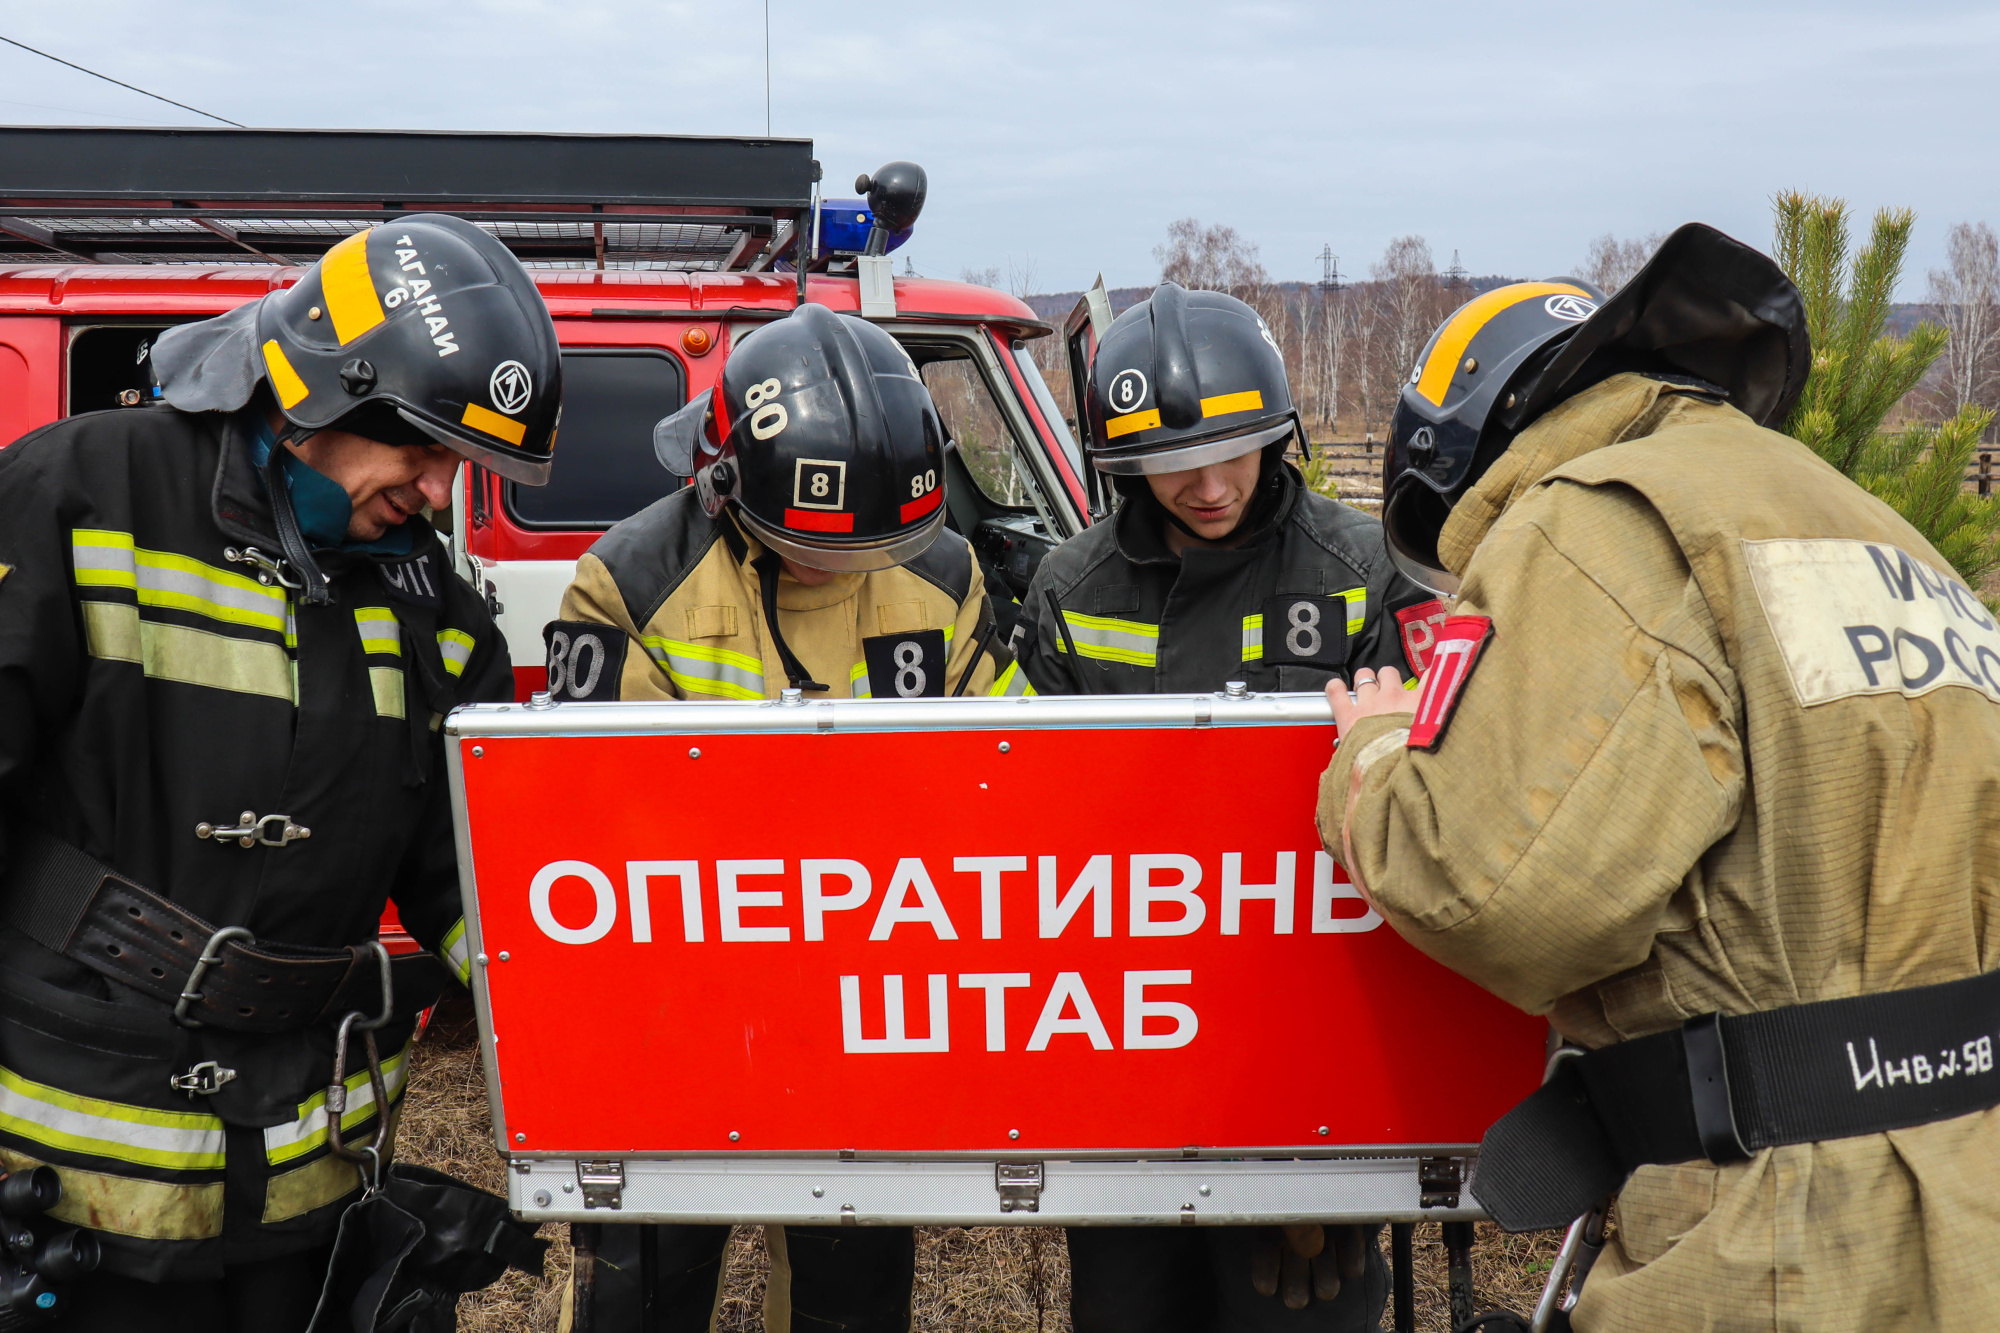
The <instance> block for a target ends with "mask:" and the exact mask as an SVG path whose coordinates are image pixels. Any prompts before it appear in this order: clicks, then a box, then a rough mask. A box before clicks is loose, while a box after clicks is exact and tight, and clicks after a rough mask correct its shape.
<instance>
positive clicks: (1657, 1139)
mask: <svg viewBox="0 0 2000 1333" xmlns="http://www.w3.org/2000/svg"><path fill="white" fill-rule="evenodd" d="M1996 1044H2000V972H1988V973H1985V974H1984V975H1981V976H1976V977H1966V978H1964V979H1962V980H1959V981H1947V982H1944V983H1943V984H1941V985H1936V986H1920V987H1916V988H1913V989H1909V990H1898V991H1884V992H1881V993H1879V994H1875V995H1858V996H1854V997H1852V998H1849V999H1841V1000H1820V1001H1817V1002H1815V1003H1812V1004H1795V1005H1789V1006H1787V1007H1785V1008H1782V1009H1769V1010H1765V1011H1764V1012H1762V1013H1755V1014H1743V1015H1740V1016H1735V1017H1725V1016H1721V1015H1716V1014H1709V1015H1705V1016H1704V1017H1701V1018H1695V1019H1690V1020H1689V1021H1688V1022H1687V1023H1685V1024H1683V1025H1682V1026H1681V1027H1679V1028H1675V1029H1673V1030H1671V1031H1667V1032H1658V1033H1654V1034H1653V1035H1652V1036H1648V1037H1639V1038H1637V1039H1635V1040H1632V1041H1625V1042H1619V1043H1618V1044H1617V1045H1615V1046H1607V1047H1604V1048H1603V1049H1601V1050H1596V1051H1591V1052H1589V1053H1588V1054H1579V1055H1576V1056H1575V1057H1574V1058H1569V1059H1563V1060H1561V1061H1560V1062H1559V1063H1558V1064H1557V1065H1556V1067H1555V1069H1554V1071H1553V1072H1552V1073H1551V1075H1550V1077H1549V1079H1548V1081H1547V1082H1546V1083H1544V1084H1543V1085H1542V1086H1541V1088H1540V1089H1539V1090H1537V1091H1536V1092H1535V1093H1534V1094H1532V1095H1531V1096H1529V1097H1528V1098H1527V1099H1526V1100H1525V1101H1523V1102H1522V1103H1521V1104H1520V1105H1518V1106H1516V1107H1515V1108H1514V1109H1513V1110H1511V1111H1509V1112H1508V1113H1507V1114H1506V1115H1505V1116H1503V1117H1501V1119H1500V1121H1499V1122H1498V1123H1497V1124H1495V1125H1494V1126H1493V1128H1491V1129H1489V1130H1488V1131H1487V1132H1486V1139H1485V1142H1484V1143H1482V1144H1481V1145H1480V1149H1479V1167H1478V1172H1477V1175H1476V1176H1475V1177H1474V1180H1473V1183H1472V1194H1473V1197H1474V1198H1476V1199H1478V1200H1479V1202H1480V1205H1481V1206H1482V1207H1484V1208H1485V1209H1486V1211H1487V1212H1488V1213H1490V1214H1491V1215H1492V1217H1493V1220H1494V1221H1496V1222H1498V1223H1499V1224H1500V1225H1501V1226H1502V1227H1503V1228H1505V1229H1506V1230H1508V1231H1533V1230H1540V1229H1543V1228H1547V1227H1560V1226H1564V1225H1567V1224H1568V1223H1569V1222H1570V1221H1571V1220H1572V1219H1574V1218H1577V1217H1580V1216H1582V1215H1583V1214H1584V1213H1585V1212H1587V1211H1588V1210H1589V1209H1590V1208H1591V1206H1592V1205H1593V1204H1595V1203H1596V1202H1597V1201H1598V1200H1599V1199H1601V1198H1603V1197H1604V1196H1606V1195H1608V1194H1613V1193H1616V1192H1617V1191H1618V1189H1619V1188H1621V1187H1622V1186H1623V1185H1624V1183H1625V1180H1626V1177H1628V1176H1630V1175H1631V1174H1632V1172H1633V1170H1634V1169H1635V1168H1637V1167H1640V1166H1643V1165H1647V1164H1653V1163H1658V1164H1665V1163H1671V1162H1691V1161H1697V1160H1700V1159H1703V1158H1706V1159H1707V1160H1708V1161H1710V1162H1714V1163H1716V1164H1718V1165H1723V1164H1727V1163H1730V1162H1741V1161H1747V1160H1748V1159H1749V1158H1750V1157H1751V1155H1752V1154H1754V1153H1757V1152H1759V1151H1761V1150H1763V1149H1765V1148H1773V1147H1778V1146H1780V1145H1782V1144H1788V1143H1819V1142H1823V1141H1825V1140H1827V1139H1845V1138H1854V1137H1856V1136H1859V1135H1863V1134H1880V1133H1882V1132H1884V1131H1886V1130H1891V1129H1907V1128H1909V1127H1910V1126H1912V1125H1924V1124H1929V1123H1931V1122H1932V1121H1936V1120H1950V1119H1953V1118H1955V1117H1958V1116H1962V1115H1970V1114H1972V1113H1973V1112H1975V1111H1983V1110H1986V1109H1987V1108H1989V1107H1992V1106H1994V1105H2000V1069H1996V1068H1995V1066H1994V1056H1995V1050H1994V1047H1995V1046H1996Z"/></svg>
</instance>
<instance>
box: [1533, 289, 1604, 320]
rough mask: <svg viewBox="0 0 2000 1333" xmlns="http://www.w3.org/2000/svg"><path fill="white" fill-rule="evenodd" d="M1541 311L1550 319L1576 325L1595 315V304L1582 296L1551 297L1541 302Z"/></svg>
mask: <svg viewBox="0 0 2000 1333" xmlns="http://www.w3.org/2000/svg"><path fill="white" fill-rule="evenodd" d="M1542 309H1544V310H1546V311H1548V312H1549V317H1550V318H1552V319H1560V320H1565V321H1567V322H1569V323H1571V324H1576V323H1579V322H1581V321H1583V320H1586V319H1589V318H1590V317H1591V316H1592V315H1594V314H1596V313H1597V302H1595V301H1592V300H1590V299H1588V298H1587V297H1582V296H1551V297H1550V298H1549V299H1548V300H1546V301H1544V302H1542Z"/></svg>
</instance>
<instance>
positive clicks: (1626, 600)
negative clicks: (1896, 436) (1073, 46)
mask: <svg viewBox="0 0 2000 1333" xmlns="http://www.w3.org/2000/svg"><path fill="white" fill-rule="evenodd" d="M1709 387H1713V386H1709ZM1699 388H1700V386H1698V385H1697V386H1685V387H1684V386H1681V385H1677V384H1675V383H1672V382H1663V380H1662V379H1659V378H1647V377H1645V376H1642V375H1640V374H1632V373H1625V374H1617V375H1615V376H1613V377H1611V378H1609V379H1606V380H1604V381H1602V382H1601V383H1598V384H1596V385H1595V386H1594V387H1591V388H1588V389H1586V390H1584V391H1583V392H1581V393H1578V394H1576V395H1575V396H1574V397H1571V398H1568V399H1567V400H1566V401H1562V402H1560V403H1559V404H1558V405H1557V406H1555V407H1554V408H1553V409H1552V410H1549V411H1547V413H1546V415H1543V416H1541V417H1540V418H1539V419H1538V420H1536V421H1534V423H1533V424H1532V425H1531V426H1529V427H1528V428H1527V429H1526V430H1524V431H1522V432H1521V433H1520V434H1519V435H1518V436H1516V437H1515V438H1514V439H1513V442H1512V444H1511V447H1508V448H1506V451H1505V452H1504V454H1501V455H1500V456H1499V458H1498V460H1497V462H1494V463H1493V464H1492V466H1491V467H1490V469H1489V470H1488V471H1486V472H1485V474H1484V476H1483V477H1482V478H1480V479H1478V480H1477V482H1476V483H1475V484H1473V485H1472V486H1471V487H1470V488H1469V489H1468V490H1467V491H1466V492H1465V493H1464V494H1463V495H1462V496H1461V497H1459V498H1458V499H1457V501H1456V504H1455V507H1454V508H1452V509H1451V511H1450V515H1449V518H1448V520H1446V521H1445V522H1444V524H1443V527H1442V531H1441V533H1440V534H1439V536H1438V539H1437V543H1436V555H1437V557H1438V562H1439V563H1440V564H1441V565H1442V567H1443V568H1444V569H1445V570H1446V571H1448V572H1450V573H1452V574H1456V575H1457V576H1458V577H1459V580H1460V584H1459V588H1458V599H1457V603H1456V606H1455V607H1454V614H1458V615H1477V616H1483V617H1490V618H1491V621H1492V634H1491V638H1490V640H1489V641H1488V643H1487V645H1486V647H1485V650H1484V652H1483V655H1481V656H1480V657H1479V658H1478V659H1477V660H1476V663H1475V665H1474V667H1473V670H1472V672H1471V674H1470V675H1469V676H1468V677H1466V678H1464V682H1463V684H1462V687H1461V689H1460V692H1459V693H1458V694H1457V696H1456V698H1455V700H1447V701H1444V702H1445V703H1446V705H1447V706H1448V707H1451V712H1450V716H1449V730H1448V732H1447V734H1446V735H1445V737H1444V739H1443V740H1442V742H1441V743H1439V744H1438V745H1437V747H1436V748H1435V749H1434V750H1429V751H1427V750H1424V749H1418V748H1410V747H1409V744H1408V737H1409V729H1410V727H1411V723H1412V717H1411V715H1410V714H1409V713H1408V712H1405V711H1395V710H1397V709H1407V708H1408V707H1409V703H1408V702H1407V696H1406V695H1405V694H1404V692H1403V691H1401V690H1396V689H1385V688H1381V687H1380V686H1366V685H1364V686H1363V687H1361V688H1360V689H1359V691H1358V700H1359V706H1358V707H1352V706H1349V705H1348V703H1347V700H1346V699H1344V698H1343V699H1341V700H1339V701H1338V703H1337V708H1336V711H1337V712H1338V713H1340V714H1342V715H1343V716H1342V721H1343V724H1344V725H1343V729H1342V732H1341V737H1340V742H1339V747H1338V750H1337V752H1336V754H1335V756H1334V759H1333V762H1332V764H1331V765H1330V766H1329V768H1328V769H1327V771H1326V774H1325V777H1324V779H1323V782H1322V785H1321V791H1320V802H1319V824H1320V830H1321V834H1322V836H1323V838H1324V839H1325V841H1326V844H1327V846H1328V847H1329V848H1330V849H1331V850H1332V851H1333V852H1334V854H1335V855H1336V856H1337V857H1339V858H1340V859H1341V860H1342V861H1343V862H1344V864H1345V865H1346V866H1347V868H1348V870H1349V872H1350V874H1351V875H1352V876H1353V877H1354V880H1355V882H1356V883H1357V884H1365V886H1366V890H1367V892H1368V894H1369V896H1370V899H1371V901H1372V902H1373V904H1374V905H1375V907H1376V909H1377V910H1378V911H1380V912H1381V913H1382V914H1383V915H1384V916H1385V917H1386V918H1387V919H1388V921H1389V922H1390V924H1391V925H1392V926H1394V927H1395V929H1396V930H1397V931H1398V932H1399V933H1401V934H1402V935H1403V936H1404V937H1405V938H1407V939H1408V940H1410V941H1411V942H1412V943H1413V944H1415V945H1416V946H1417V947H1419V948H1420V949H1422V950H1424V951H1425V952H1426V953H1428V954H1429V955H1431V956H1432V957H1434V958H1436V959H1438V960H1439V961H1441V962H1443V963H1445V964H1447V965H1448V966H1450V967H1452V968H1454V969H1456V970H1458V971H1460V972H1462V973H1463V974H1465V975H1466V976H1468V977H1470V978H1471V979H1473V980H1475V981H1477V982H1478V983H1480V984H1481V985H1483V986H1485V987H1487V988H1488V989H1490V990H1492V991H1493V992H1495V993H1496V994H1498V995H1500V996H1502V997H1503V998H1505V999H1507V1000H1509V1001H1511V1002H1513V1003H1515V1004H1517V1005H1519V1006H1521V1007H1522V1008H1523V1009H1526V1010H1528V1011H1530V1012H1533V1013H1545V1014H1547V1015H1548V1016H1549V1018H1550V1021H1551V1022H1552V1023H1553V1025H1554V1026H1555V1028H1556V1030H1557V1031H1558V1032H1559V1033H1560V1034H1561V1035H1562V1036H1563V1037H1564V1038H1566V1039H1568V1040H1569V1041H1571V1042H1574V1043H1577V1044H1579V1045H1581V1046H1584V1047H1587V1048H1597V1047H1602V1046H1605V1045H1608V1044H1611V1043H1615V1042H1620V1041H1624V1040H1627V1039H1631V1038H1635V1037H1639V1036H1642V1035H1645V1034H1648V1033H1654V1032H1658V1031H1661V1030H1664V1029H1669V1028H1674V1027H1677V1026H1678V1025H1680V1024H1681V1023H1682V1022H1683V1021H1684V1020H1687V1019H1689V1018H1691V1017H1693V1016H1696V1015H1702V1014H1707V1013H1711V1012H1718V1011H1719V1012H1721V1013H1724V1014H1743V1013H1748V1012H1752V1011H1759V1010H1768V1009H1772V1008H1775V1007H1778V1006H1784V1005H1792V1004H1798V1003H1801V1002H1807V1001H1816V1000H1823V999H1829V998H1833V997H1844V996H1854V995H1864V994H1870V993H1874V992H1882V991H1893V990H1900V989H1905V988H1910V987H1915V986H1922V985H1927V984H1931V983H1937V982H1945V981H1952V980H1955V979H1958V978H1964V977H1969V976H1974V975H1977V974H1979V973H1982V972H1985V971H1988V970H1990V969H1992V968H1993V967H1994V965H1995V953H1996V951H2000V932H1995V933H1991V934H1989V931H1992V930H1993V929H1994V928H1993V924H1992V923H1993V922H1994V921H1995V920H1996V919H2000V632H1996V628H1995V621H1994V619H1993V617H1992V616H1991V614H1990V613H1989V612H1988V611H1987V609H1986V608H1985V607H1983V606H1982V605H1980V603H1979V602H1978V600H1977V599H1976V598H1974V597H1973V596H1972V595H1971V593H1970V592H1969V591H1968V590H1967V589H1966V588H1965V587H1964V586H1963V585H1962V584H1961V583H1959V582H1958V580H1957V579H1956V578H1955V576H1954V575H1953V573H1952V570H1951V566H1950V565H1949V564H1948V563H1947V562H1946V561H1945V560H1944V559H1943V558H1942V557H1941V556H1940V555H1939V554H1938V553H1937V552H1936V551H1935V550H1933V549H1932V548H1931V546H1930V545H1929V544H1927V543H1926V542H1925V541H1924V539H1923V538H1922V537H1921V536H1919V535H1918V533H1917V532H1916V531H1915V530H1914V529H1912V528H1911V527H1910V526H1909V525H1908V524H1907V523H1905V522H1904V521H1903V520H1902V519H1901V518H1899V517H1898V516H1897V515H1896V514H1895V513H1893V512H1892V511H1891V510H1890V509H1889V508H1888V507H1887V506H1886V505H1884V504H1882V503H1881V502H1879V501H1878V500H1876V499H1874V498H1872V497H1870V496H1869V495H1867V494H1866V493H1865V492H1863V491H1862V490H1861V489H1860V488H1858V487H1857V486H1855V485H1854V484H1852V483H1851V482H1849V481H1847V480H1846V479H1845V478H1843V477H1842V476H1840V475H1839V474H1838V473H1837V472H1836V471H1835V470H1834V469H1833V468H1831V467H1829V466H1828V465H1826V464H1825V463H1823V462H1821V461H1820V460H1819V459H1818V458H1817V457H1815V456H1814V455H1813V454H1812V453H1811V452H1810V451H1809V450H1808V449H1806V448H1805V447H1804V446H1802V445H1800V444H1798V443H1796V442H1795V441H1793V440H1791V439H1789V438H1787V437H1785V436H1782V435H1779V434H1776V433H1774V432H1773V431H1770V430H1766V429H1762V428H1760V427H1758V426H1757V425H1755V424H1753V422H1752V421H1751V420H1750V419H1749V418H1748V417H1746V416H1745V415H1744V414H1743V413H1742V412H1740V411H1738V410H1737V409H1736V408H1735V407H1733V406H1729V405H1727V404H1724V403H1718V402H1715V401H1714V395H1712V394H1704V393H1702V392H1700V391H1699ZM1389 674H1390V673H1388V672H1385V673H1384V680H1383V681H1382V682H1381V685H1382V686H1388V685H1391V684H1393V682H1392V681H1390V680H1389V679H1388V676H1389ZM1390 696H1395V697H1394V698H1391V697H1390ZM1453 705H1455V706H1453ZM1880 1054H1881V1056H1882V1057H1883V1058H1887V1056H1888V1054H1889V1053H1887V1052H1882V1053H1880ZM1868 1061H1869V1054H1868V1052H1867V1051H1865V1050H1864V1051H1863V1053H1862V1055H1861V1059H1860V1067H1859V1069H1858V1071H1857V1072H1858V1074H1859V1075H1860V1079H1866V1078H1867V1077H1868V1075H1869V1072H1870V1071H1869V1069H1868ZM1926 1068H1928V1066H1926ZM1920 1072H1921V1071H1920ZM1894 1073H1895V1066H1894V1064H1893V1063H1891V1066H1890V1075H1891V1076H1892V1077H1893V1075H1894ZM1903 1075H1904V1077H1905V1078H1908V1077H1910V1072H1909V1067H1908V1064H1907V1062H1906V1063H1905V1065H1904V1067H1903ZM1860 1079H1858V1080H1857V1081H1860ZM1996 1167H2000V1114H1996V1113H1995V1112H1994V1111H1992V1110H1987V1111H1981V1112H1975V1113H1972V1114H1964V1115H1960V1116H1958V1117H1957V1118H1953V1119H1944V1120H1938V1121H1935V1122H1933V1123H1929V1124H1923V1125H1918V1126H1915V1127H1913V1128H1908V1129H1900V1130H1894V1131H1890V1132H1886V1133H1876V1134H1868V1135H1862V1136H1858V1137H1852V1138H1843V1139H1833V1140H1828V1141H1822V1142H1816V1143H1802V1144H1792V1145H1787V1146H1780V1147H1776V1148H1768V1149H1765V1150H1763V1151H1761V1152H1758V1153H1756V1154H1755V1155H1754V1156H1752V1157H1751V1159H1750V1160H1748V1161H1744V1162H1739V1163H1736V1164H1732V1165H1727V1166H1716V1165H1712V1164H1711V1163H1710V1162H1709V1161H1706V1160H1696V1161H1692V1162H1684V1163H1679V1164H1673V1165H1648V1166H1641V1167H1639V1169H1638V1170H1637V1171H1636V1172H1635V1173H1634V1174H1633V1175H1632V1177H1631V1179H1630V1181H1629V1183H1628V1184H1627V1185H1626V1187H1625V1189H1624V1191H1623V1193H1622V1195H1621V1196H1620V1199H1619V1205H1618V1214H1617V1219H1618V1227H1617V1231H1616V1233H1615V1237H1614V1239H1613V1241H1612V1243H1611V1245H1610V1247H1609V1248H1608V1250H1607V1252H1606V1254H1605V1256H1604V1258H1603V1260H1602V1262H1600V1263H1599V1264H1598V1266H1597V1268H1596V1270H1595V1272H1594V1274H1593V1275H1592V1276H1591V1278H1590V1280H1589V1282H1588V1283H1587V1285H1586V1286H1585V1287H1584V1290H1583V1294H1582V1298H1581V1303H1580V1305H1579V1306H1578V1307H1577V1309H1576V1310H1575V1312H1574V1313H1575V1322H1576V1326H1577V1327H1578V1328H1580V1329H1588V1330H1592V1331H1593V1333H1596V1331H1597V1330H1628V1329H1629V1330H1640V1329H1645V1330H1655V1329H1668V1328H1671V1329H1746V1330H1748V1329H1757V1330H1767V1329H1831V1328H1844V1329H1889V1328H1896V1329H1924V1328H1940V1329H1970V1328H1985V1327H1987V1326H1989V1324H1990V1322H1991V1320H1992V1318H1993V1312H1994V1310H1995V1308H1996V1305H2000V1204H1996V1203H1995V1202H1994V1188H1993V1187H1994V1181H1995V1179H1996V1178H1997V1177H1996Z"/></svg>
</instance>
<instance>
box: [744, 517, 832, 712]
mask: <svg viewBox="0 0 2000 1333" xmlns="http://www.w3.org/2000/svg"><path fill="white" fill-rule="evenodd" d="M784 564H785V561H784V557H783V556H780V555H779V554H778V553H777V552H776V551H766V552H764V554H762V555H760V556H758V557H757V558H756V559H755V560H752V561H751V562H750V568H752V569H754V570H756V571H757V591H758V593H759V594H760V595H761V600H762V601H763V603H764V623H765V624H766V625H768V626H770V627H771V646H772V647H774V648H776V649H777V650H778V661H779V663H780V664H781V665H782V666H783V667H784V668H785V679H787V680H789V681H790V682H791V683H792V688H793V689H795V690H813V691H816V692H820V693H824V692H825V691H826V689H827V687H826V686H824V685H822V684H820V683H819V682H818V681H816V680H814V679H813V678H812V673H811V672H810V671H807V670H806V668H805V663H803V662H801V661H799V659H798V657H797V656H796V655H795V654H794V653H793V652H792V645H790V644H789V643H786V642H785V633H784V631H783V630H781V629H779V628H778V571H779V570H780V569H783V568H784Z"/></svg>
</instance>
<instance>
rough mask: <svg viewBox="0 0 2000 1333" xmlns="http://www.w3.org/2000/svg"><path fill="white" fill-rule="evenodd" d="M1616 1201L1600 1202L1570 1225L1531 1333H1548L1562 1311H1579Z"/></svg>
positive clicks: (1529, 1322)
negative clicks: (1606, 1223)
mask: <svg viewBox="0 0 2000 1333" xmlns="http://www.w3.org/2000/svg"><path fill="white" fill-rule="evenodd" d="M1612 1197H1613V1196H1608V1195H1607V1196H1606V1197H1605V1198H1603V1199H1601V1200H1599V1201H1598V1203H1597V1206H1596V1207H1594V1208H1592V1209H1591V1210H1590V1211H1589V1212H1587V1213H1585V1214H1584V1215H1583V1216H1582V1217H1579V1218H1577V1219H1576V1221H1574V1222H1572V1223H1570V1224H1569V1234H1567V1235H1566V1236H1564V1237H1563V1243H1562V1249H1561V1250H1559V1251H1557V1253H1556V1261H1555V1262H1554V1263H1552V1264H1550V1265H1549V1280H1548V1282H1547V1283H1545V1284H1544V1285H1543V1287H1542V1298H1541V1299H1540V1300H1539V1301H1536V1302H1535V1313H1534V1317H1533V1318H1531V1319H1529V1321H1528V1329H1529V1333H1548V1328H1549V1325H1550V1323H1551V1322H1552V1321H1553V1320H1554V1319H1555V1316H1556V1312H1557V1311H1558V1310H1563V1311H1568V1310H1574V1309H1575V1308H1576V1302H1577V1298H1578V1297H1580V1296H1581V1295H1583V1280H1584V1279H1585V1278H1587V1277H1589V1276H1590V1270H1591V1267H1592V1265H1594V1264H1596V1262H1597V1256H1598V1255H1600V1254H1602V1253H1603V1252H1604V1223H1605V1220H1606V1219H1607V1218H1608V1217H1610V1215H1611V1199H1612ZM1565 1281H1567V1283H1568V1286H1569V1293H1568V1294H1567V1295H1565V1294H1564V1293H1563V1285H1564V1283H1565Z"/></svg>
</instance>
